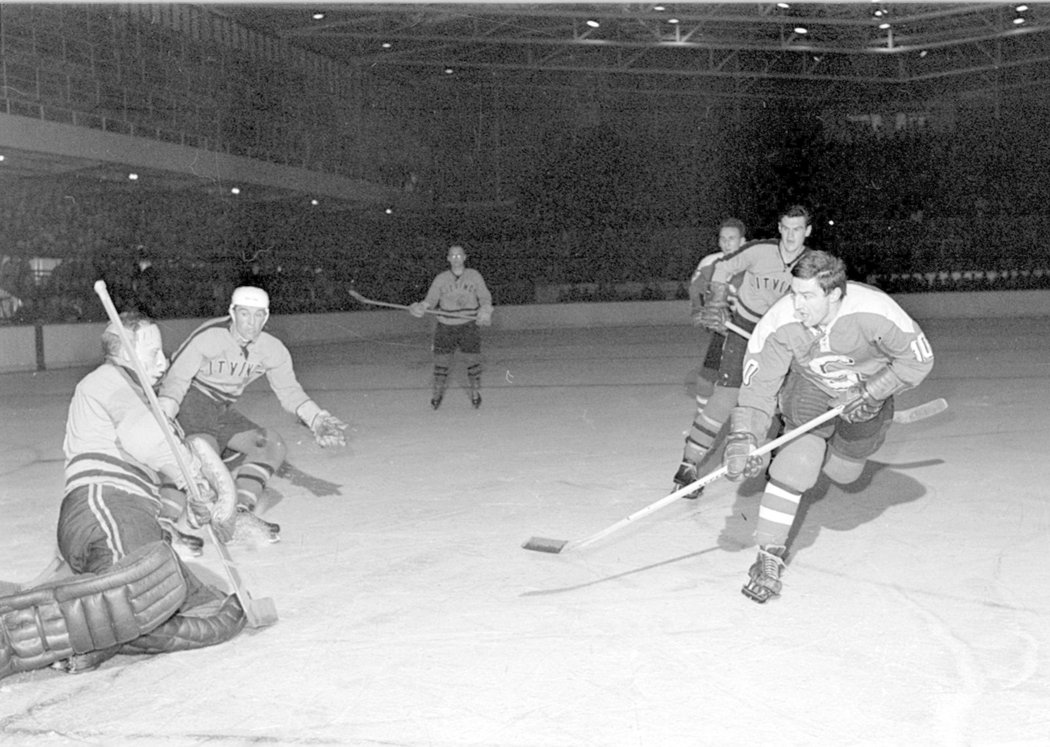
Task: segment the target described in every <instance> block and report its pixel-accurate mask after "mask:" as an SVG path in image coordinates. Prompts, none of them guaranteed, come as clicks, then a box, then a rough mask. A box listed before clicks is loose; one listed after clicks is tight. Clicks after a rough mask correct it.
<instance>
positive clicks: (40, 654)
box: [0, 542, 186, 677]
mask: <svg viewBox="0 0 1050 747" xmlns="http://www.w3.org/2000/svg"><path fill="white" fill-rule="evenodd" d="M185 599H186V581H185V578H184V577H183V573H182V569H181V566H180V564H179V561H178V558H177V557H176V555H175V553H174V551H173V550H172V549H171V547H170V546H169V545H168V544H166V543H164V542H153V543H150V544H148V545H144V546H143V547H140V548H138V549H136V550H134V551H133V552H131V553H129V554H128V555H127V556H125V557H124V558H123V559H122V560H121V561H120V562H118V563H116V564H114V565H113V566H112V567H111V568H109V569H107V570H105V571H103V572H101V573H97V574H95V573H92V574H82V575H78V576H74V577H72V578H69V579H62V580H58V581H51V582H48V583H46V584H42V585H40V586H37V587H34V588H33V589H29V590H27V591H24V592H21V593H19V594H12V595H10V596H6V597H2V598H0V677H5V676H7V675H9V674H14V673H16V672H27V671H30V670H33V669H40V668H42V667H46V666H48V665H50V664H52V663H54V662H56V661H59V660H61V659H66V658H68V657H70V656H72V655H73V654H84V653H88V652H89V651H95V650H99V649H105V648H109V647H111V646H114V645H116V644H121V643H126V642H127V641H131V640H134V639H135V638H138V637H139V636H140V635H142V634H143V633H146V632H148V631H150V630H152V629H153V628H155V627H157V626H158V625H160V624H161V623H163V622H164V621H165V620H167V619H168V618H169V617H171V616H172V615H173V614H175V612H176V611H177V610H178V609H179V607H180V606H181V605H182V604H183V602H184V601H185Z"/></svg>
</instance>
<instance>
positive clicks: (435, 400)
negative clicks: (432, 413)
mask: <svg viewBox="0 0 1050 747" xmlns="http://www.w3.org/2000/svg"><path fill="white" fill-rule="evenodd" d="M444 398H445V393H444V392H438V391H435V392H434V394H433V396H431V398H430V406H431V407H433V408H434V409H435V410H436V409H438V408H439V407H441V400H443V399H444Z"/></svg>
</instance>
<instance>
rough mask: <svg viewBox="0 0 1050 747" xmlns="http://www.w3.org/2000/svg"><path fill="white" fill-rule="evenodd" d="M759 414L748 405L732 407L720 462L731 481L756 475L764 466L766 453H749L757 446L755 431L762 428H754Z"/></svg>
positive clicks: (760, 430)
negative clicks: (727, 434)
mask: <svg viewBox="0 0 1050 747" xmlns="http://www.w3.org/2000/svg"><path fill="white" fill-rule="evenodd" d="M759 415H760V413H758V412H757V411H756V410H753V409H752V408H750V407H734V408H733V412H732V414H731V415H730V417H729V436H728V437H727V438H726V449H725V454H724V455H723V457H722V464H723V465H725V468H726V477H727V478H728V479H729V480H732V481H733V482H737V481H739V480H741V479H743V478H745V477H756V476H757V475H759V474H761V473H762V471H763V470H764V469H765V468H766V464H767V460H768V458H769V457H768V455H766V454H762V455H759V456H752V455H751V452H753V451H754V450H755V449H757V448H758V436H756V435H755V431H756V430H757V431H759V432H762V431H763V430H764V429H757V428H755V424H756V421H757V420H758V419H759V417H758V416H759Z"/></svg>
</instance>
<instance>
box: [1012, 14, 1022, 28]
mask: <svg viewBox="0 0 1050 747" xmlns="http://www.w3.org/2000/svg"><path fill="white" fill-rule="evenodd" d="M1022 23H1024V19H1023V18H1021V17H1020V16H1018V17H1017V18H1015V19H1014V25H1015V26H1020V25H1021V24H1022Z"/></svg>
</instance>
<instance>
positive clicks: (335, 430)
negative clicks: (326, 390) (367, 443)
mask: <svg viewBox="0 0 1050 747" xmlns="http://www.w3.org/2000/svg"><path fill="white" fill-rule="evenodd" d="M310 430H311V431H313V434H314V441H316V442H317V445H318V446H320V447H321V448H322V449H327V448H328V447H330V446H346V434H345V433H344V432H343V431H345V430H346V423H344V422H343V421H342V420H340V419H339V418H337V417H336V416H335V415H333V414H332V413H330V412H328V410H321V411H320V412H319V413H317V415H315V416H314V419H313V422H311V423H310Z"/></svg>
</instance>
